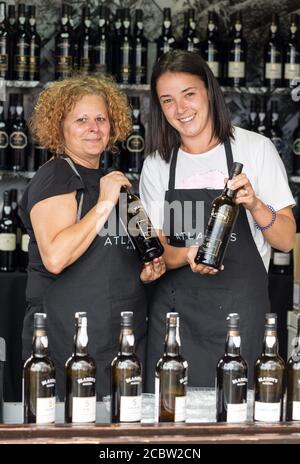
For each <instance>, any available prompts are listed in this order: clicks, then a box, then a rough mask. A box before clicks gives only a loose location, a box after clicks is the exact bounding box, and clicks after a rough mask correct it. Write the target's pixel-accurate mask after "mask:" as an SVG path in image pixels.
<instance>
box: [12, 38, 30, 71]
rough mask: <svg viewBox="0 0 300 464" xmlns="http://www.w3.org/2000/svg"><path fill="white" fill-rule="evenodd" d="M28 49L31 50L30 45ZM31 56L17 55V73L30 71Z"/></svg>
mask: <svg viewBox="0 0 300 464" xmlns="http://www.w3.org/2000/svg"><path fill="white" fill-rule="evenodd" d="M27 47H28V48H29V46H28V44H27ZM28 65H29V55H15V70H16V71H17V72H26V71H28Z"/></svg>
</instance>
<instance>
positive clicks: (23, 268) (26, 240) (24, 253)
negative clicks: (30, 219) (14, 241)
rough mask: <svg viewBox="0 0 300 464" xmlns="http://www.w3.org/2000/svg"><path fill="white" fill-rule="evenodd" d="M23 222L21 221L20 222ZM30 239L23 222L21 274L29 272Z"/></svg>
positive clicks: (20, 257)
mask: <svg viewBox="0 0 300 464" xmlns="http://www.w3.org/2000/svg"><path fill="white" fill-rule="evenodd" d="M20 222H21V221H20ZM29 241H30V237H29V235H28V232H27V230H26V228H25V227H24V224H23V223H22V222H21V244H20V254H19V270H20V271H21V272H26V271H27V266H28V248H29Z"/></svg>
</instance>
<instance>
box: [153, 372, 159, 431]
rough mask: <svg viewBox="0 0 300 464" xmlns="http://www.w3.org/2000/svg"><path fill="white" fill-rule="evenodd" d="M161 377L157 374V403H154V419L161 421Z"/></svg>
mask: <svg viewBox="0 0 300 464" xmlns="http://www.w3.org/2000/svg"><path fill="white" fill-rule="evenodd" d="M159 389H160V379H159V376H158V375H156V376H155V403H154V420H155V422H158V421H159V402H160V391H159Z"/></svg>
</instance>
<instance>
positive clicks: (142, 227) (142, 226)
mask: <svg viewBox="0 0 300 464" xmlns="http://www.w3.org/2000/svg"><path fill="white" fill-rule="evenodd" d="M136 224H137V227H138V230H139V232H140V233H141V235H142V236H143V237H144V239H146V240H147V239H149V238H151V237H154V236H155V233H154V230H153V229H152V227H151V224H150V223H149V220H148V218H146V219H140V220H138V221H136Z"/></svg>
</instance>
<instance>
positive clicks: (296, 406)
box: [292, 401, 300, 421]
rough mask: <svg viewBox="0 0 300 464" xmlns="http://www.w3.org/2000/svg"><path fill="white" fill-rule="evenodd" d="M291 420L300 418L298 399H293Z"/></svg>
mask: <svg viewBox="0 0 300 464" xmlns="http://www.w3.org/2000/svg"><path fill="white" fill-rule="evenodd" d="M292 420H296V421H299V420H300V401H293V414H292Z"/></svg>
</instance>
